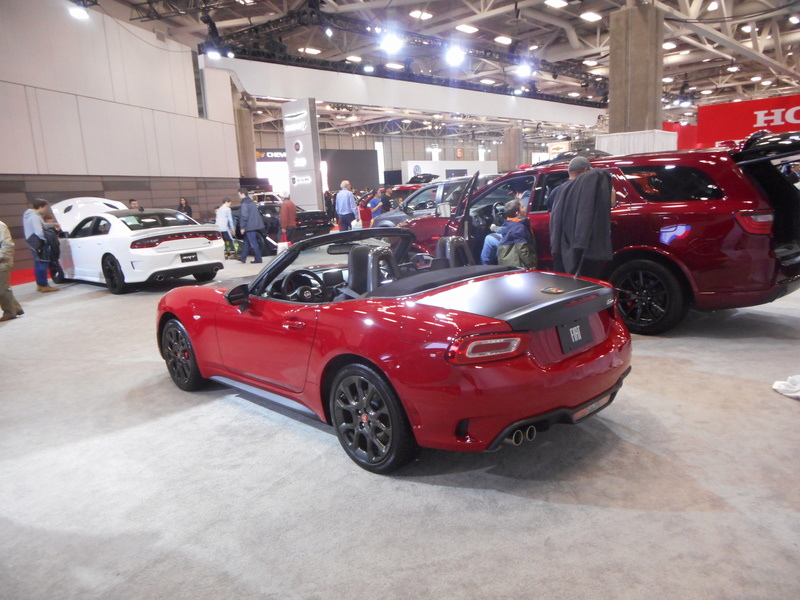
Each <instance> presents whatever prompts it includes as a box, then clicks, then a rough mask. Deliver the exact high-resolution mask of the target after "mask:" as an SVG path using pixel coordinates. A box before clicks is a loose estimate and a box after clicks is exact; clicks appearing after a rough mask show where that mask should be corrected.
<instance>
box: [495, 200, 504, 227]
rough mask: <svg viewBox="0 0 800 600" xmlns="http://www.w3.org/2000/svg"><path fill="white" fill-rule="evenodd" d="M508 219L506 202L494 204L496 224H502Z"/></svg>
mask: <svg viewBox="0 0 800 600" xmlns="http://www.w3.org/2000/svg"><path fill="white" fill-rule="evenodd" d="M505 220H506V205H505V202H495V203H494V204H493V205H492V221H493V222H494V224H495V225H502V224H503V223H504V222H505Z"/></svg>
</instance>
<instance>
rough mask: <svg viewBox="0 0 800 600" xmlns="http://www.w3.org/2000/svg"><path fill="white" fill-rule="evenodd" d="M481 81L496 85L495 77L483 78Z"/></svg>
mask: <svg viewBox="0 0 800 600" xmlns="http://www.w3.org/2000/svg"><path fill="white" fill-rule="evenodd" d="M481 83H482V84H484V85H494V84H495V80H494V79H481Z"/></svg>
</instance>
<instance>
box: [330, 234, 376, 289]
mask: <svg viewBox="0 0 800 600" xmlns="http://www.w3.org/2000/svg"><path fill="white" fill-rule="evenodd" d="M371 250H372V249H371V248H370V247H369V246H353V247H352V248H350V253H349V254H348V255H347V284H346V285H345V286H344V287H342V288H341V289H340V294H339V295H338V296H337V297H336V300H344V299H346V298H359V297H361V296H362V295H364V294H366V293H367V277H368V273H369V270H368V267H369V255H370V251H371Z"/></svg>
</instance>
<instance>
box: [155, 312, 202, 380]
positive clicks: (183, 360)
mask: <svg viewBox="0 0 800 600" xmlns="http://www.w3.org/2000/svg"><path fill="white" fill-rule="evenodd" d="M161 354H162V356H163V357H164V362H165V363H166V364H167V371H169V376H170V377H172V381H173V383H175V385H177V386H178V387H179V388H180V389H182V390H183V391H185V392H193V391H194V390H198V389H200V388H201V387H202V386H203V384H204V383H205V379H203V376H202V375H201V374H200V369H199V368H198V367H197V360H196V359H195V356H194V350H193V349H192V342H191V341H190V340H189V334H188V333H187V332H186V328H185V327H184V326H183V324H182V323H181V322H180V321H178V320H177V319H171V320H170V321H168V322H167V324H166V325H165V326H164V330H163V331H162V332H161Z"/></svg>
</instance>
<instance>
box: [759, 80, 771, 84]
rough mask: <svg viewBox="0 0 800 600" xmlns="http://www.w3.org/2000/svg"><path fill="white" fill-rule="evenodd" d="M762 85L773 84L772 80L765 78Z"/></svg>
mask: <svg viewBox="0 0 800 600" xmlns="http://www.w3.org/2000/svg"><path fill="white" fill-rule="evenodd" d="M761 85H772V82H771V81H770V80H769V79H765V80H764V81H762V82H761Z"/></svg>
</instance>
